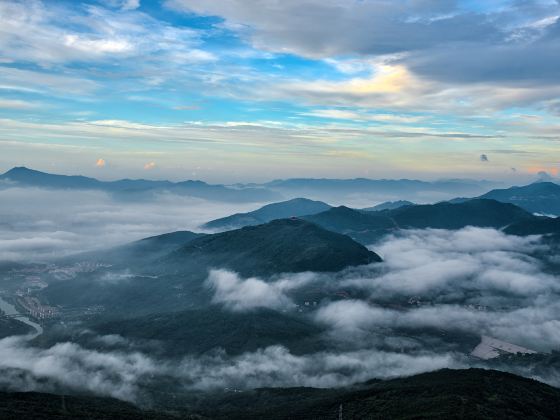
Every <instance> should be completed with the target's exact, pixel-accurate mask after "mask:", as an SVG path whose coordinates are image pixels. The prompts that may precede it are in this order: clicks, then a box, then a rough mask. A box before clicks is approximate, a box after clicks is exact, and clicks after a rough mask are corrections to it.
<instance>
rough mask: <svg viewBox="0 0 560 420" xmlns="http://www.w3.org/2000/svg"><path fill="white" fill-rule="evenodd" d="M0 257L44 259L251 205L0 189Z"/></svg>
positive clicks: (185, 226) (184, 226)
mask: <svg viewBox="0 0 560 420" xmlns="http://www.w3.org/2000/svg"><path fill="white" fill-rule="evenodd" d="M0 202H2V206H0V220H1V222H0V261H2V260H16V261H30V260H45V259H50V258H54V257H60V256H63V255H68V254H72V253H75V252H80V251H87V250H92V249H96V248H97V249H98V248H102V249H107V248H109V247H111V246H115V245H119V244H123V243H127V242H131V241H134V240H137V239H141V238H145V237H148V236H152V235H158V234H162V233H165V232H173V231H177V230H194V231H196V230H197V229H198V226H199V225H200V224H202V223H204V222H206V221H207V220H209V219H214V218H218V217H223V216H226V215H228V214H231V213H233V212H235V211H247V210H250V209H253V207H254V206H255V204H251V205H236V206H232V205H226V204H221V203H213V202H208V201H205V200H202V199H195V198H190V197H185V196H180V195H174V194H166V193H162V194H158V195H156V196H155V197H145V196H143V197H141V198H140V199H134V198H131V199H130V200H126V199H122V200H119V199H116V198H113V197H112V196H111V195H109V194H107V193H104V192H100V191H64V190H43V189H39V188H20V187H16V186H13V185H8V186H6V187H4V188H3V189H0Z"/></svg>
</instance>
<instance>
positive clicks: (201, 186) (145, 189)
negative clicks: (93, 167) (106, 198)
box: [0, 167, 281, 202]
mask: <svg viewBox="0 0 560 420" xmlns="http://www.w3.org/2000/svg"><path fill="white" fill-rule="evenodd" d="M0 181H8V182H11V183H15V184H16V185H20V186H32V187H40V188H52V189H72V190H101V191H106V192H110V193H113V194H118V195H119V196H123V195H124V196H136V195H139V194H148V193H153V192H158V191H171V192H174V193H176V194H182V195H188V196H191V197H198V198H204V199H208V200H214V201H226V202H262V201H271V200H275V199H278V198H280V197H281V195H280V194H278V193H274V192H271V191H269V190H267V189H265V188H237V189H236V188H230V187H226V186H224V185H210V184H207V183H205V182H202V181H183V182H170V181H150V180H145V179H122V180H118V181H99V180H97V179H94V178H87V177H84V176H68V175H55V174H49V173H45V172H40V171H35V170H33V169H28V168H25V167H16V168H13V169H10V170H9V171H8V172H6V173H4V174H2V175H0Z"/></svg>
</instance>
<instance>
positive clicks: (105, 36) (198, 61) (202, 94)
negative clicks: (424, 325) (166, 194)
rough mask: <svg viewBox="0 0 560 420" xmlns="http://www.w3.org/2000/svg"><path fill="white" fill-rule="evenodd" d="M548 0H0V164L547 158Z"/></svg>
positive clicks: (113, 169) (350, 172) (502, 173)
mask: <svg viewBox="0 0 560 420" xmlns="http://www.w3.org/2000/svg"><path fill="white" fill-rule="evenodd" d="M559 15H560V2H559V1H557V0H533V1H530V0H484V1H483V0H462V1H460V0H457V1H454V0H446V1H440V0H283V1H278V0H213V1H207V0H206V1H205V0H161V1H158V0H91V1H85V2H81V1H70V0H68V1H65V0H48V1H46V0H45V1H40V0H22V1H16V0H0V171H5V170H8V169H9V168H11V167H13V166H20V165H25V166H28V167H32V168H35V169H39V170H43V171H48V172H55V173H63V174H84V175H88V176H94V177H97V178H99V179H115V178H121V177H133V178H137V177H142V178H152V179H172V180H179V179H202V180H205V181H210V182H224V183H230V182H252V181H257V182H259V181H267V180H271V179H275V178H289V177H330V178H353V177H369V178H418V179H442V178H458V177H459V178H474V179H495V180H503V181H508V182H511V183H522V182H525V181H527V180H529V179H532V178H534V177H535V175H536V174H538V173H539V172H543V171H544V172H547V173H548V174H550V175H551V176H553V177H556V176H558V171H559V169H560V163H559V155H560V154H559V153H558V151H559V150H560V143H559V141H560V135H559V132H560V83H559V82H560V71H558V70H559V68H560V21H559V20H558V17H559Z"/></svg>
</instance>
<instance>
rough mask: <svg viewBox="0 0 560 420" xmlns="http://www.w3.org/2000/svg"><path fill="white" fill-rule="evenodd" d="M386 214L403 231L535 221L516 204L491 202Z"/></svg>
mask: <svg viewBox="0 0 560 420" xmlns="http://www.w3.org/2000/svg"><path fill="white" fill-rule="evenodd" d="M386 214H387V215H388V216H390V217H391V218H392V219H393V220H395V222H396V223H397V225H398V226H399V227H401V228H415V229H424V228H436V229H461V228H463V227H465V226H478V227H492V228H496V229H499V228H502V227H504V226H506V225H509V224H511V223H513V222H517V221H520V220H526V219H533V217H534V216H532V215H531V214H530V213H528V212H526V211H525V210H523V209H521V208H519V207H517V206H515V205H513V204H508V203H501V202H498V201H495V200H489V199H475V200H469V201H465V202H462V203H455V204H453V203H447V202H441V203H437V204H425V205H418V206H409V207H401V208H398V209H395V210H391V211H388V212H386Z"/></svg>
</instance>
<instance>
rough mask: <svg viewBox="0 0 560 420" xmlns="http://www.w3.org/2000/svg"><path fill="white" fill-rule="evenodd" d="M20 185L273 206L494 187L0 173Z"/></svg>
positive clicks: (414, 182) (446, 183)
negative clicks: (296, 201) (219, 181)
mask: <svg viewBox="0 0 560 420" xmlns="http://www.w3.org/2000/svg"><path fill="white" fill-rule="evenodd" d="M2 183H3V184H4V185H18V186H33V187H41V188H51V189H80V190H83V189H86V190H102V191H106V192H109V193H111V194H113V195H116V196H118V197H121V198H123V197H124V198H138V199H141V198H146V197H151V195H153V194H154V193H157V192H161V191H170V192H173V193H176V194H182V195H188V196H192V197H198V198H203V199H208V200H214V201H222V202H237V203H239V202H271V201H275V200H276V201H277V200H281V199H292V198H297V197H307V198H313V199H316V200H323V201H325V200H326V201H330V200H331V199H332V200H336V201H338V202H341V201H346V200H351V199H353V198H355V197H356V196H364V197H370V198H372V199H376V198H379V197H382V198H385V199H397V198H400V197H414V196H420V197H424V198H425V197H432V196H433V197H434V199H436V197H437V198H439V199H443V198H446V197H447V198H452V197H453V196H454V195H456V194H462V195H465V196H474V195H479V194H482V193H483V192H485V191H488V189H490V188H492V187H493V186H495V185H496V184H495V183H492V182H489V181H474V180H461V179H456V180H442V181H433V182H427V181H418V180H409V179H397V180H390V179H381V180H375V179H366V178H356V179H306V178H295V179H286V180H276V181H271V182H266V183H261V184H256V183H252V184H234V185H220V184H217V185H211V184H207V183H205V182H202V181H192V180H188V181H182V182H171V181H165V180H162V181H153V180H145V179H121V180H116V181H100V180H97V179H95V178H89V177H84V176H77V175H74V176H67V175H56V174H50V173H46V172H40V171H37V170H33V169H29V168H26V167H14V168H12V169H10V170H8V171H7V172H5V173H4V174H2V175H0V186H2Z"/></svg>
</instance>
